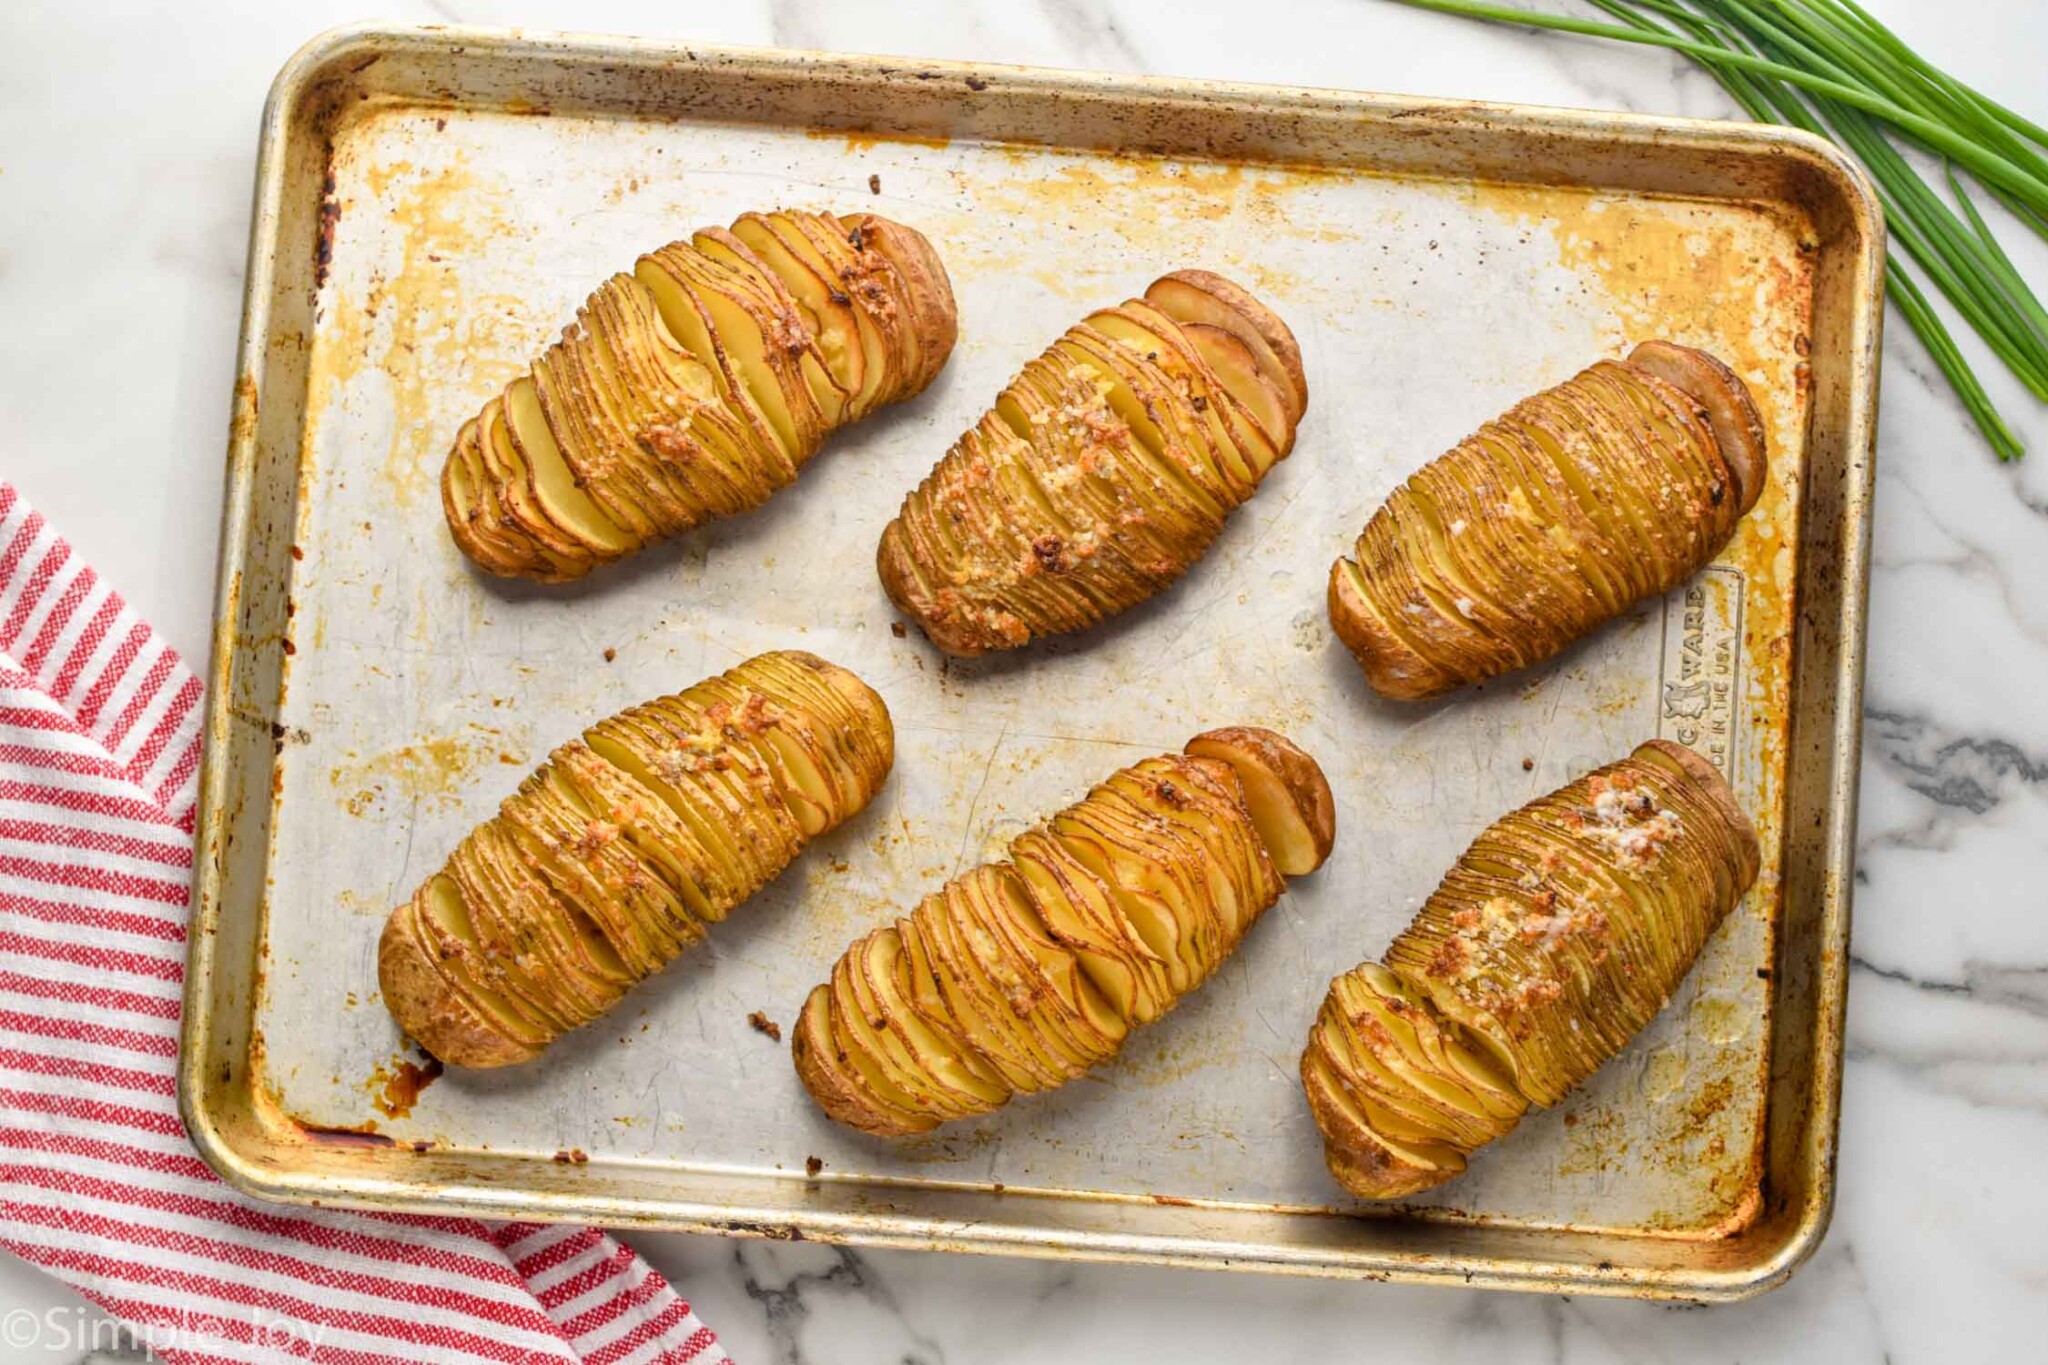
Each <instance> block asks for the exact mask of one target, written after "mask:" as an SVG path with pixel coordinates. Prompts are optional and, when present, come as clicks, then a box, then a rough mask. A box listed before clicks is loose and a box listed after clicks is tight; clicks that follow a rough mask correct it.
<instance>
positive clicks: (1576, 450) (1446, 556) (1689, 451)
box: [1329, 341, 1765, 701]
mask: <svg viewBox="0 0 2048 1365" xmlns="http://www.w3.org/2000/svg"><path fill="white" fill-rule="evenodd" d="M1764 482H1765V449H1764V436H1763V423H1762V420H1761V418H1760V417H1759V416H1758V414H1757V410H1756V405H1755V403H1754V401H1753V400H1752V398H1751V396H1750V394H1749V391H1748V389H1747V388H1746V387H1745V386H1744V385H1743V383H1742V381H1741V380H1740V379H1739V378H1737V377H1736V375H1735V374H1734V373H1733V372H1732V371H1730V370H1729V369H1728V368H1727V367H1726V366H1725V365H1723V364H1721V362H1720V361H1718V360H1716V359H1714V358H1713V357H1712V356H1709V355H1707V354H1706V353H1704V352H1701V351H1697V350H1694V349H1692V348H1690V347H1685V346H1679V345H1675V344H1674V343H1671V342H1664V341H1657V342H1646V343H1644V344H1643V345H1641V346H1639V347H1637V348H1636V350H1635V351H1634V352H1633V353H1632V354H1631V355H1630V357H1629V359H1628V360H1626V361H1620V362H1616V361H1601V362H1599V363H1597V364H1595V365H1593V366H1592V367H1591V368H1589V369H1587V370H1585V371H1583V372H1582V373H1580V374H1578V375H1577V376H1575V377H1573V378H1572V379H1569V380H1566V381H1565V382H1564V383H1562V384H1559V385H1558V386H1556V387H1555V388H1552V389H1548V390H1545V391H1544V392H1543V393H1540V394H1537V395H1535V396H1534V397H1532V398H1529V399H1526V400H1524V401H1523V402H1521V403H1519V404H1517V405H1516V406H1515V407H1514V408H1512V409H1510V410H1509V411H1508V412H1507V413H1506V414H1504V415H1503V416H1502V417H1500V418H1499V419H1497V420H1496V421H1493V422H1491V423H1488V424H1487V425H1486V426H1485V427H1482V428H1481V429H1480V430H1479V431H1478V432H1477V433H1475V434H1474V435H1472V436H1471V437H1469V438H1467V439H1466V440H1465V441H1463V442H1461V443H1460V444H1459V445H1458V446H1457V447H1456V448H1454V449H1453V450H1451V451H1450V452H1449V453H1447V454H1445V455H1442V456H1440V457H1438V458H1437V459H1436V460H1433V461H1431V462H1430V463H1429V464H1427V465H1425V466H1423V467H1422V468H1421V469H1420V470H1418V471H1416V473H1415V474H1414V475H1413V476H1411V477H1410V478H1409V479H1408V481H1407V482H1406V483H1405V484H1403V485H1402V486H1401V487H1400V488H1397V489H1396V490H1394V492H1393V494H1392V495H1391V496H1390V497H1389V498H1388V499H1387V501H1386V502H1385V504H1384V505H1382V506H1381V507H1380V509H1379V510H1378V511H1377V512H1375V513H1374V514H1373V517H1372V519H1371V521H1369V522H1368V523H1367V524H1366V527H1365V530H1364V532H1363V534H1361V535H1360V536H1359V538H1358V543H1357V545H1356V547H1355V549H1354V552H1353V555H1352V557H1350V558H1340V559H1338V560H1337V561H1336V562H1335V563H1334V564H1332V565H1331V567H1330V586H1329V614H1330V623H1331V625H1332V626H1333V627H1334V628H1335V630H1336V633H1337V636H1338V638H1339V639H1341V640H1343V641H1344V643H1345V645H1346V646H1347V647H1348V648H1349V649H1350V650H1351V652H1352V654H1353V655H1355V656H1356V657H1357V659H1358V661H1359V663H1360V665H1361V666H1363V667H1364V669H1365V676H1366V680H1367V681H1368V682H1369V683H1371V684H1372V687H1373V689H1374V690H1375V691H1377V692H1379V693H1381V694H1382V695H1384V696H1387V697H1391V698H1394V699H1396V700H1402V701H1412V700H1418V699H1421V698H1426V697H1434V696H1438V695H1441V694H1443V693H1445V692H1449V691H1452V690H1454V689H1456V688H1459V687H1464V686H1466V685H1468V684H1471V683H1475V682H1481V681H1484V680H1485V679H1487V678H1492V677H1496V676H1498V675H1500V674H1502V673H1507V672H1511V671H1513V670H1515V669H1518V668H1525V667H1528V666H1529V665H1531V664H1534V663H1538V662H1540V661H1542V660H1544V659H1547V658H1549V657H1550V656H1552V655H1554V654H1556V653H1557V652H1558V651H1560V650H1562V649H1563V648H1564V647H1565V646H1566V645H1568V644H1570V643H1571V642H1572V641H1574V640H1576V639H1578V638H1580V637H1581V636H1583V635H1586V634H1588V633H1589V632H1591V631H1592V630H1594V629H1596V628H1597V627H1599V626H1600V625H1602V624H1603V623H1605V622H1607V621H1608V620H1611V619H1612V618H1613V617H1615V616H1617V615H1619V614H1621V613H1622V612H1624V611H1626V610H1627V609H1628V608H1629V607H1631V606H1633V605H1634V604H1635V603H1637V602H1639V601H1641V600H1643V599H1644V598H1646V597H1653V596H1657V595H1659V594H1662V593H1665V592H1668V591H1670V590H1671V589H1672V588H1674V587H1676V586H1677V585H1678V584H1680V583H1682V582H1684V581H1685V580H1686V579H1687V578H1689V577H1690V576H1691V575H1692V574H1693V573H1695V572H1697V571H1698V570H1699V569H1700V568H1701V567H1702V566H1703V565H1705V564H1706V563H1707V562H1708V561H1709V560H1711V559H1712V558H1713V557H1714V556H1715V555H1716V554H1718V553H1719V552H1720V550H1721V548H1722V547H1723V546H1724V545H1726V544H1727V543H1728V540H1729V537H1730V536H1732V535H1733V534H1734V532H1735V526H1736V523H1737V522H1738V521H1739V520H1740V519H1741V517H1742V515H1743V513H1745V512H1746V511H1748V510H1749V508H1750V507H1751V506H1752V505H1754V503H1755V501H1756V499H1757V498H1758V496H1760V494H1761V492H1762V489H1763V485H1764Z"/></svg>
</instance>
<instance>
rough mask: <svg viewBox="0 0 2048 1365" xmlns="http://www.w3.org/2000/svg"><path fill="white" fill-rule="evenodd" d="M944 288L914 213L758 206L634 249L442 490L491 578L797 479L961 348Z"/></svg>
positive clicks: (604, 557)
mask: <svg viewBox="0 0 2048 1365" xmlns="http://www.w3.org/2000/svg"><path fill="white" fill-rule="evenodd" d="M954 332H955V319H954V311H953V291H952V286H951V284H950V283H949V282H948V281H947V279H946V271H945V268H944V267H943V266H941V265H940V264H939V258H938V256H937V254H936V253H935V252H933V250H932V246H931V243H930V242H928V241H926V240H925V239H924V237H923V236H922V235H921V234H920V233H918V232H917V231H916V230H914V229H912V228H907V227H904V226H903V225H902V224H900V223H893V222H890V221H889V220H888V219H886V218H878V217H876V216H875V215H873V214H854V215H849V216H847V217H843V218H834V217H830V216H828V215H821V214H815V213H802V212H796V211H790V210H784V211H780V212H775V213H768V214H760V213H749V214H745V215H743V216H742V217H741V218H740V219H739V221H737V222H735V223H734V224H733V225H732V228H731V230H730V231H728V230H726V229H724V228H705V229H703V230H702V231H700V232H698V233H697V234H696V235H695V236H694V237H692V238H691V239H690V240H689V241H687V242H672V243H670V244H669V245H668V246H665V247H662V248H661V249H660V250H658V251H654V252H650V253H649V254H647V255H645V256H642V257H641V258H640V260H639V263H638V264H636V265H635V266H634V267H633V273H632V274H630V275H614V276H612V277H611V278H610V279H609V280H606V281H605V282H604V283H603V284H601V285H599V286H598V287H597V290H596V292H595V293H593V294H592V295H591V296H590V297H589V299H587V300H586V301H585V302H584V304H583V307H582V309H581V310H579V311H578V312H577V314H576V321H575V322H573V323H571V324H570V325H569V326H568V327H567V328H565V329H563V332H562V339H561V340H560V341H558V342H556V343H555V344H554V345H553V346H551V347H549V348H548V350H547V353H546V354H544V355H543V356H541V358H540V359H539V360H537V361H535V362H534V364H533V368H532V369H531V371H529V372H528V373H526V374H524V375H521V376H520V377H519V378H517V379H515V380H513V381H512V382H511V383H510V384H509V385H507V386H506V388H505V390H504V392H503V393H502V394H500V395H499V396H498V397H496V398H493V399H491V400H490V402H488V403H486V404H484V409H483V411H482V412H481V413H480V414H478V416H477V417H476V418H475V419H473V420H472V421H470V422H468V423H467V424H465V425H464V426H463V428H462V430H461V431H460V432H459V433H458V434H457V435H456V438H455V448H454V449H453V450H452V451H451V452H450V453H449V456H448V463H447V465H446V467H445V468H444V469H443V470H442V474H441V505H442V510H443V512H445V513H446V515H447V518H448V529H449V530H450V531H452V532H453V533H454V535H455V543H456V544H457V545H459V546H460V547H461V548H462V552H463V553H464V554H466V555H468V556H469V557H470V558H471V559H472V560H474V561H475V562H476V563H477V565H478V566H479V567H481V568H483V569H487V570H489V571H490V572H491V573H495V574H505V575H511V576H516V577H520V578H534V579H539V580H541V581H543V582H550V583H553V582H562V581H565V580H568V579H572V578H579V577H581V576H582V575H584V574H586V573H588V572H590V570H592V569H594V568H596V567H597V566H598V565H600V564H607V563H610V562H611V561H612V560H615V559H619V558H622V557H623V556H625V555H629V554H632V553H633V552H634V551H635V550H638V549H640V548H642V547H643V546H646V545H649V544H652V543H653V542H655V541H657V540H660V539H662V538H664V537H666V536H673V535H677V534H679V533H681V532H683V531H687V530H689V529H690V528H691V527H693V526H696V525H698V524H700V523H702V522H705V521H708V520H710V519H711V518H713V517H722V516H731V515H732V514H734V513H736V512H744V511H746V510H748V509H749V508H752V507H755V506H758V505H759V504H760V503H762V502H763V501H765V500H766V499H767V497H768V495H769V494H771V493H773V492H775V491H776V490H777V489H779V488H781V487H783V486H784V485H785V484H787V483H789V482H790V481H791V480H793V479H795V478H796V476H797V471H798V470H800V469H802V468H803V466H804V463H805V462H806V461H808V460H809V459H810V458H811V456H812V455H813V454H815V453H816V452H817V449H818V446H819V444H820V443H821V442H823V440H824V439H825V435H826V433H827V432H830V431H832V430H833V429H834V428H836V427H839V426H843V425H845V424H846V423H848V422H851V421H854V420H856V419H857V418H860V417H864V416H866V415H867V414H868V413H870V412H872V411H873V410H874V409H875V408H877V407H880V406H881V405H882V404H884V403H893V402H895V401H897V400H899V399H903V398H908V397H910V396H911V395H912V394H915V393H917V392H918V391H919V390H921V389H923V388H924V387H925V385H927V384H929V383H930V382H931V381H932V378H933V376H935V375H936V374H938V372H939V368H940V367H941V366H943V365H944V364H945V363H946V357H947V356H948V355H950V354H951V353H952V350H953V338H954Z"/></svg>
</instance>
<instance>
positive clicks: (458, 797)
mask: <svg viewBox="0 0 2048 1365" xmlns="http://www.w3.org/2000/svg"><path fill="white" fill-rule="evenodd" d="M499 739H500V736H499V732H498V731H496V730H493V729H490V728H489V727H487V726H482V725H471V726H469V727H468V730H467V732H466V733H464V734H462V735H444V736H441V737H440V738H437V739H423V740H415V741H414V742H412V743H410V744H402V745H400V746H398V747H397V748H395V749H387V750H385V751H384V752H383V753H380V754H373V755H371V756H370V757H368V758H365V759H360V760H357V761H354V762H348V763H341V764H337V765H335V766H334V767H333V768H331V769H330V770H329V771H328V774H327V781H328V785H329V786H330V787H332V788H333V789H334V790H335V792H336V793H338V794H341V801H342V805H343V806H344V808H346V809H347V810H348V812H349V814H351V815H356V816H362V815H367V814H369V813H370V812H371V811H372V810H376V809H382V808H384V807H385V806H387V805H389V804H391V803H392V802H393V801H394V799H395V800H396V801H397V802H399V803H403V804H409V805H416V804H418V803H421V802H430V803H434V804H437V805H440V806H443V807H451V806H456V805H459V804H461V802H462V801H463V800H464V798H466V797H467V796H468V795H469V788H470V778H471V776H472V775H473V774H474V773H475V772H476V770H477V768H478V767H479V766H480V765H481V764H483V763H486V762H490V761H493V759H492V755H493V754H496V755H497V756H498V757H497V760H496V761H504V762H511V763H520V762H523V761H524V760H523V759H520V758H518V757H517V756H515V755H511V754H508V753H505V752H503V751H502V750H501V749H500V747H499Z"/></svg>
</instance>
